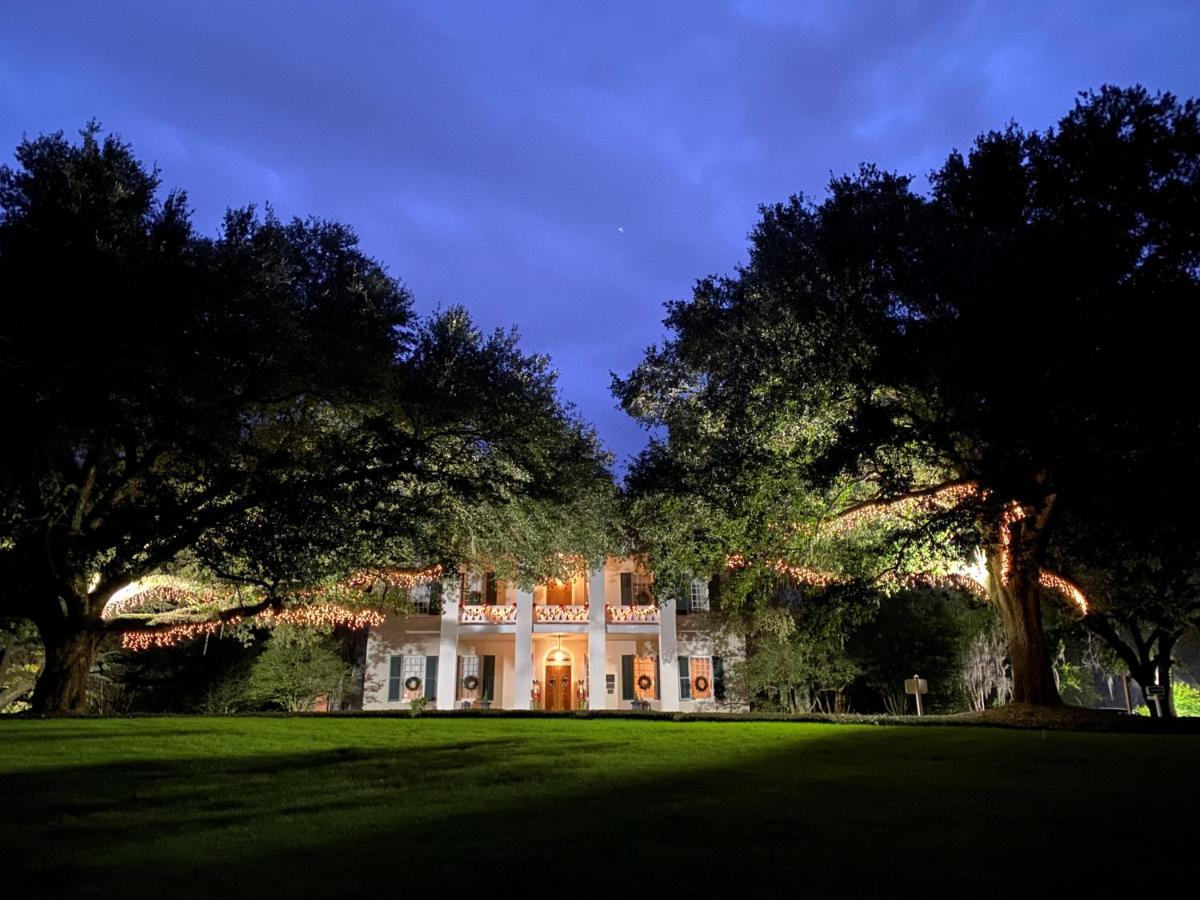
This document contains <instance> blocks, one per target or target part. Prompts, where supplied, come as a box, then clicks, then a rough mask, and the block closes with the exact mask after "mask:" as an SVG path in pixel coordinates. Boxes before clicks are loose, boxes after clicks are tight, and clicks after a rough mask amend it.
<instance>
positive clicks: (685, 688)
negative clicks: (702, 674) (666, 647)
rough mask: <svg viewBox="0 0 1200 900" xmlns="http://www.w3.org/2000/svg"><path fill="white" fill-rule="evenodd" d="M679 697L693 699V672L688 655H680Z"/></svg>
mask: <svg viewBox="0 0 1200 900" xmlns="http://www.w3.org/2000/svg"><path fill="white" fill-rule="evenodd" d="M679 699H680V700H691V699H692V672H691V670H690V669H689V668H688V658H687V657H686V656H681V657H679Z"/></svg>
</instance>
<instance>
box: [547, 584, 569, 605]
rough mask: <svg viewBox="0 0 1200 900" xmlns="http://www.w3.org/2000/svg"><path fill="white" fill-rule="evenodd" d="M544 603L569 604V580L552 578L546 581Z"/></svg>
mask: <svg viewBox="0 0 1200 900" xmlns="http://www.w3.org/2000/svg"><path fill="white" fill-rule="evenodd" d="M546 604H547V605H548V606H570V605H571V582H569V581H558V580H556V579H552V580H550V581H547V582H546Z"/></svg>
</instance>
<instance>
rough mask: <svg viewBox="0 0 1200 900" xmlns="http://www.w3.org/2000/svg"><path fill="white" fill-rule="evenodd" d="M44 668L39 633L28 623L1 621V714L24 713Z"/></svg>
mask: <svg viewBox="0 0 1200 900" xmlns="http://www.w3.org/2000/svg"><path fill="white" fill-rule="evenodd" d="M41 667H42V648H41V642H40V641H39V640H38V635H37V629H36V628H34V626H33V623H32V622H30V621H28V620H24V619H0V713H15V712H23V711H24V710H26V709H28V708H29V701H28V696H29V693H30V692H31V691H32V689H33V684H34V681H35V679H36V678H37V673H38V670H39V669H41Z"/></svg>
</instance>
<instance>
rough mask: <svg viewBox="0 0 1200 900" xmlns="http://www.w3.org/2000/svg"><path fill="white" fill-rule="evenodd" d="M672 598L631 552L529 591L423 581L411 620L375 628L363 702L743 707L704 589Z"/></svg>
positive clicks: (730, 648) (730, 652)
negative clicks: (729, 686) (728, 686)
mask: <svg viewBox="0 0 1200 900" xmlns="http://www.w3.org/2000/svg"><path fill="white" fill-rule="evenodd" d="M661 593H662V594H666V592H661ZM670 594H671V596H669V597H667V596H662V595H660V592H657V591H656V589H655V585H654V583H653V579H652V577H651V575H650V574H649V573H647V572H645V571H644V570H642V569H640V568H639V567H638V565H637V563H636V562H635V561H634V560H632V559H609V560H607V561H606V562H605V564H604V565H603V566H602V567H600V568H597V569H593V570H592V571H590V572H589V573H588V574H587V575H586V576H580V577H578V578H576V579H574V580H572V581H565V582H550V583H548V584H541V585H538V586H537V587H536V588H534V589H533V590H532V591H524V590H519V589H518V588H517V587H516V586H514V585H506V584H504V583H503V582H500V581H497V580H496V579H495V578H493V577H491V576H489V575H488V574H487V573H481V574H478V575H467V576H460V577H454V578H448V579H444V580H442V581H439V582H434V583H433V584H430V585H423V586H421V587H418V588H415V589H414V599H415V602H416V606H417V612H416V613H415V614H414V615H410V616H406V617H398V616H391V617H388V618H387V620H386V621H384V622H383V623H382V624H380V625H375V626H372V627H371V630H370V633H369V634H368V638H367V653H366V672H365V678H364V692H363V708H364V709H406V708H408V707H409V706H410V705H411V703H412V701H413V700H414V699H418V698H424V699H426V700H427V701H428V702H429V703H430V705H431V706H433V707H436V708H438V709H461V708H473V707H487V708H492V709H544V710H573V709H613V710H615V709H638V708H641V709H655V710H664V711H669V712H675V711H682V712H700V711H706V712H707V711H727V710H734V709H737V708H740V707H737V706H735V705H734V704H733V703H731V701H730V698H729V697H728V696H727V694H726V691H725V670H726V667H727V666H728V664H729V663H730V662H731V661H732V660H733V659H734V658H736V657H737V656H738V653H739V651H738V648H737V647H736V646H735V645H733V644H732V643H731V642H730V641H729V640H728V639H726V638H723V637H722V636H720V635H719V634H717V633H716V632H715V629H713V628H712V627H711V623H710V620H709V616H708V615H707V613H708V607H709V600H708V586H707V584H705V583H704V582H702V581H693V582H691V583H690V584H686V585H681V586H680V587H679V588H678V589H677V590H675V591H672V592H670Z"/></svg>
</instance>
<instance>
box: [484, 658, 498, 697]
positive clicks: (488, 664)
mask: <svg viewBox="0 0 1200 900" xmlns="http://www.w3.org/2000/svg"><path fill="white" fill-rule="evenodd" d="M495 693H496V657H494V656H485V657H484V658H483V699H484V700H493V699H495V697H494V695H495Z"/></svg>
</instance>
